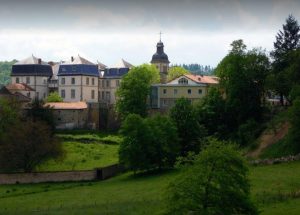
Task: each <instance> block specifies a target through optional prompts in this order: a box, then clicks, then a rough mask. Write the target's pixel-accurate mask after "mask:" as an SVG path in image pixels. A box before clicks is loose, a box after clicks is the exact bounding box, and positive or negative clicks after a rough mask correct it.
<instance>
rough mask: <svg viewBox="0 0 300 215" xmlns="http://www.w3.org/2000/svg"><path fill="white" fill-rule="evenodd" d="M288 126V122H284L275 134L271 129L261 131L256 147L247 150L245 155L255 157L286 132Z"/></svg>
mask: <svg viewBox="0 0 300 215" xmlns="http://www.w3.org/2000/svg"><path fill="white" fill-rule="evenodd" d="M289 127H290V125H289V123H287V122H285V123H283V124H282V125H281V126H280V127H279V128H278V129H277V133H276V134H274V133H273V131H265V132H263V133H262V134H261V136H260V137H259V146H258V148H257V149H255V150H254V151H251V152H249V153H248V154H247V156H248V157H252V158H257V157H258V156H259V155H260V153H261V152H262V151H263V150H264V149H265V148H267V147H268V146H270V145H272V144H274V143H276V142H277V141H279V140H281V139H282V138H283V137H284V136H285V135H286V134H287V133H288V130H289Z"/></svg>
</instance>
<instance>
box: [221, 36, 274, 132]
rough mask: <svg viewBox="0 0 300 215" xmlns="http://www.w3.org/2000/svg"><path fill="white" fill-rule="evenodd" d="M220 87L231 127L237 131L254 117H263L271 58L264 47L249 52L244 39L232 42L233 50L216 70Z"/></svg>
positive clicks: (228, 123) (257, 118) (258, 118)
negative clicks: (264, 97) (223, 93)
mask: <svg viewBox="0 0 300 215" xmlns="http://www.w3.org/2000/svg"><path fill="white" fill-rule="evenodd" d="M216 72H217V75H218V76H219V77H220V87H221V89H222V90H224V92H225V97H226V99H225V106H226V114H227V117H228V120H227V126H228V127H229V128H231V129H233V130H236V129H237V128H238V127H239V125H241V124H243V123H245V122H246V121H247V120H249V119H251V118H253V119H254V120H260V119H261V116H262V112H263V108H262V106H263V104H262V101H263V96H264V93H265V82H266V77H267V75H268V73H269V60H268V57H267V56H266V54H265V52H264V51H262V50H260V49H253V50H250V51H246V46H245V45H244V44H243V42H242V40H238V41H234V42H233V43H232V50H231V51H230V52H229V54H228V55H227V56H226V57H225V58H224V59H223V60H222V61H221V62H220V63H219V65H218V67H217V69H216Z"/></svg>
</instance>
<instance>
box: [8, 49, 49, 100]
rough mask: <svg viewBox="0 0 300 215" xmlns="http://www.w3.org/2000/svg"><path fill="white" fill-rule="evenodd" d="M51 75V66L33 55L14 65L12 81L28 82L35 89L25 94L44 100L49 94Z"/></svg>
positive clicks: (13, 82) (17, 82) (16, 82)
mask: <svg viewBox="0 0 300 215" xmlns="http://www.w3.org/2000/svg"><path fill="white" fill-rule="evenodd" d="M51 76H52V68H51V66H50V65H49V64H47V63H46V62H43V61H42V60H41V59H40V58H36V57H34V56H33V55H32V56H30V57H29V58H26V59H25V60H21V61H19V62H17V63H15V64H14V65H13V66H12V72H11V83H12V84H19V83H20V84H21V83H24V84H27V85H28V86H29V87H31V88H32V89H33V90H34V91H32V92H31V91H30V92H27V94H26V95H25V96H27V97H29V98H31V99H32V100H33V99H35V98H37V99H39V100H42V99H44V98H46V97H47V96H48V93H49V91H48V80H49V79H50V77H51Z"/></svg>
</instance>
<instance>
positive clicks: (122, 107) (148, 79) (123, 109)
mask: <svg viewBox="0 0 300 215" xmlns="http://www.w3.org/2000/svg"><path fill="white" fill-rule="evenodd" d="M159 80H160V76H159V72H158V70H157V69H156V67H155V66H153V65H147V64H143V65H141V66H138V67H133V68H132V69H131V70H130V71H129V72H128V74H126V75H125V76H124V77H123V79H122V82H121V85H120V88H119V89H118V91H117V96H118V100H117V104H116V110H117V112H118V113H119V114H120V115H121V116H122V117H123V118H125V117H126V116H127V115H128V114H130V113H135V114H139V115H141V116H143V117H144V116H146V115H147V98H148V96H149V94H150V87H151V84H154V83H158V82H159Z"/></svg>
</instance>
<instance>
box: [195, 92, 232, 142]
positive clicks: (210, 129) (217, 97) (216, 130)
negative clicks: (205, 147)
mask: <svg viewBox="0 0 300 215" xmlns="http://www.w3.org/2000/svg"><path fill="white" fill-rule="evenodd" d="M196 111H197V117H198V120H199V124H201V125H203V126H204V127H205V128H206V131H207V134H208V135H209V136H211V135H214V136H216V137H219V138H221V137H223V138H224V136H226V135H227V134H228V133H229V132H230V128H228V127H227V126H226V125H227V124H226V119H227V118H226V107H225V100H224V98H223V96H222V93H221V91H220V89H219V88H217V87H212V88H210V89H209V91H208V94H207V95H206V96H205V97H204V98H203V99H202V100H201V101H200V103H199V104H198V105H197V106H196Z"/></svg>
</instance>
